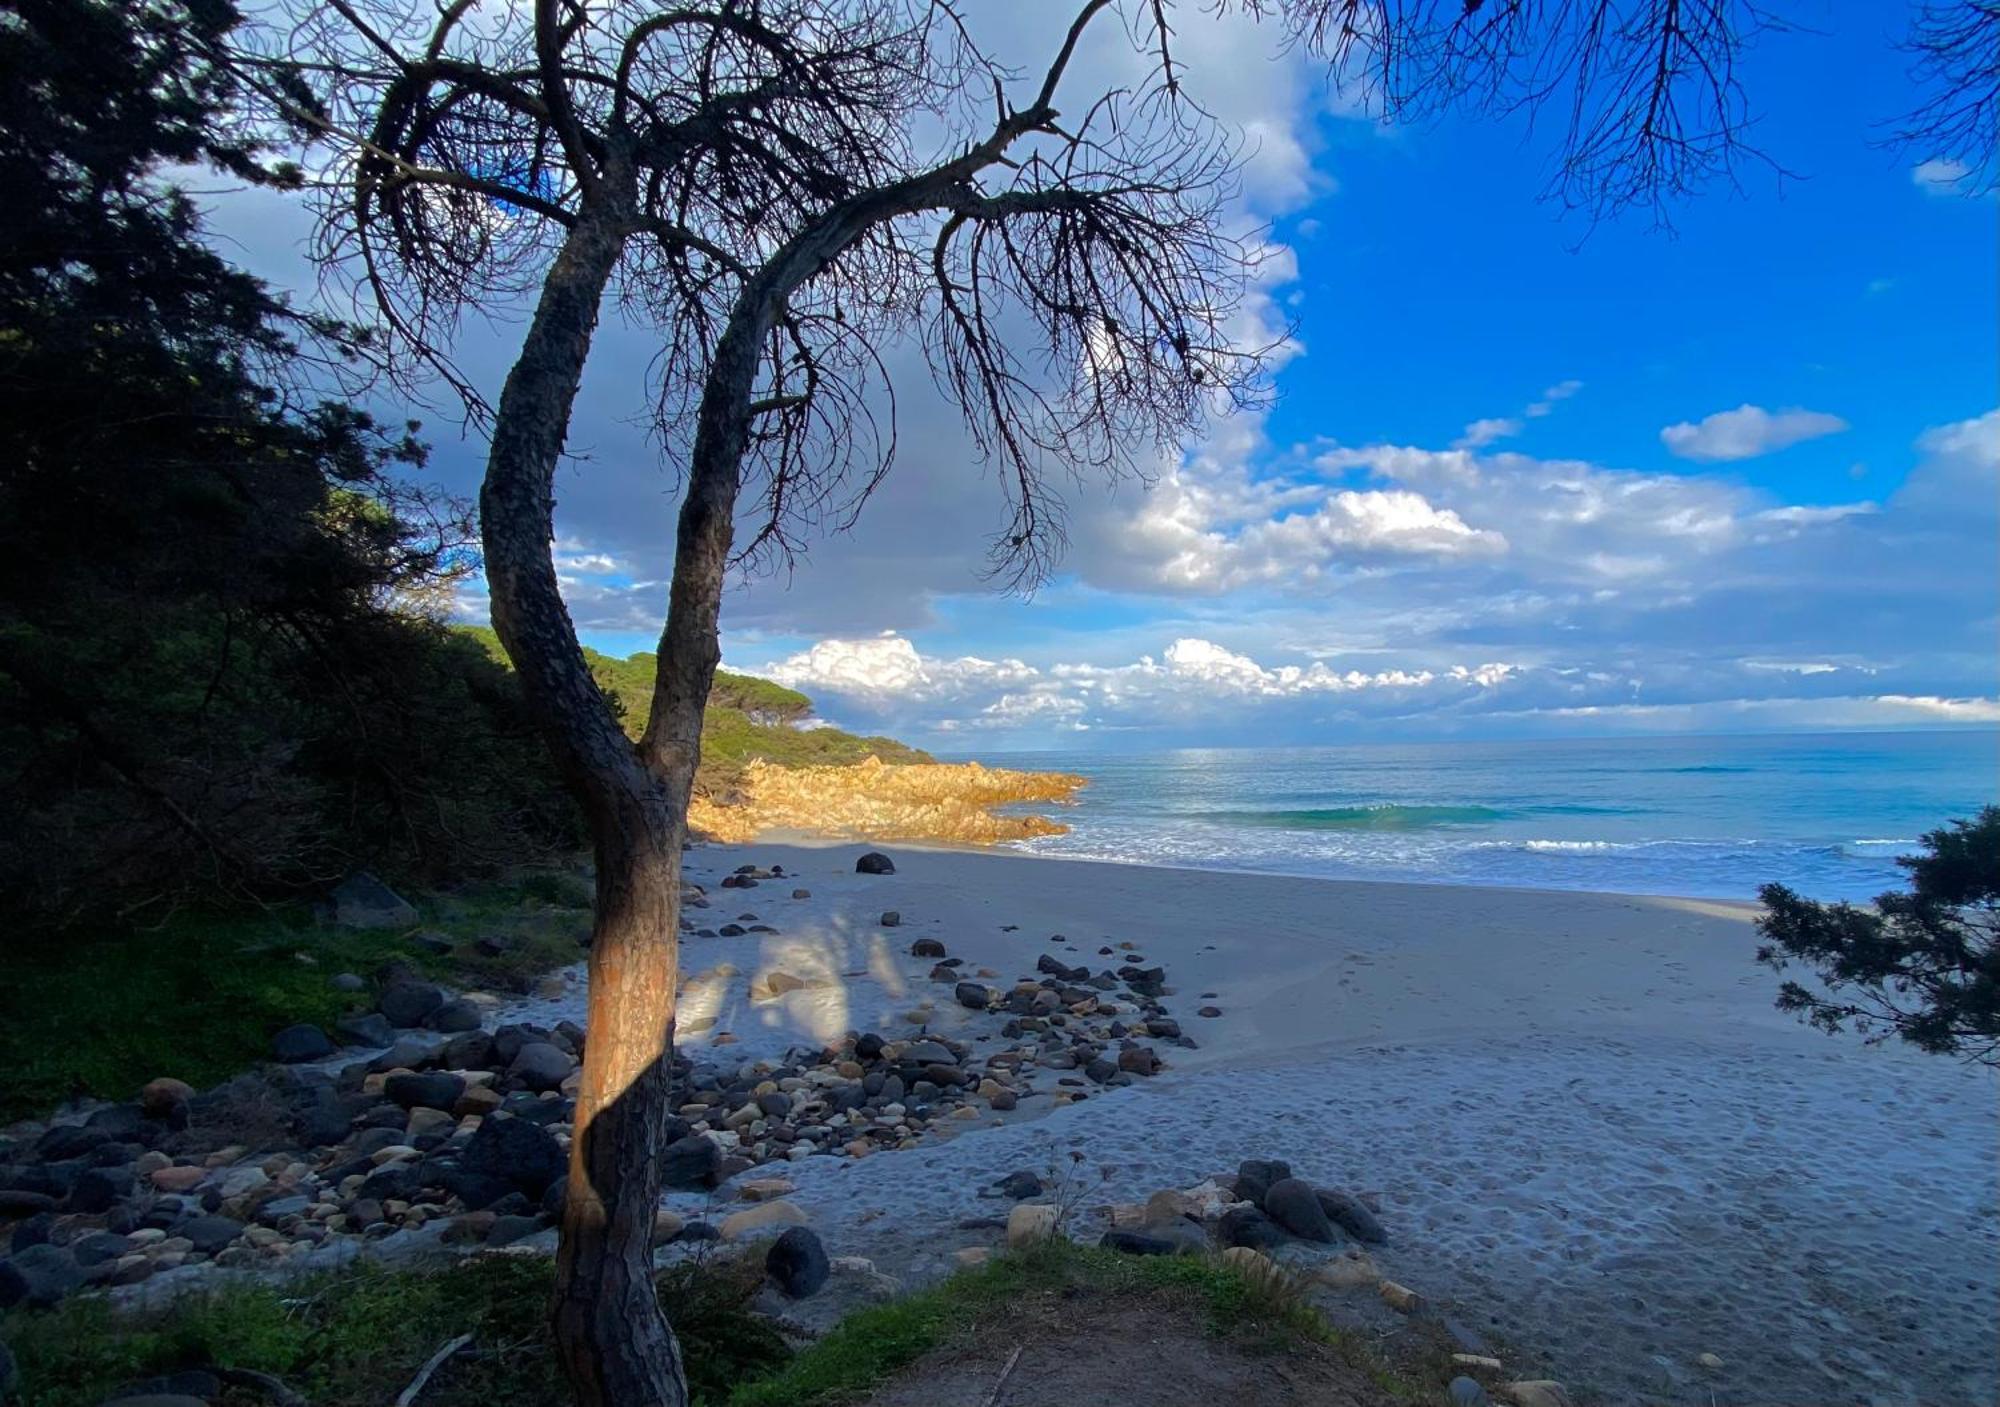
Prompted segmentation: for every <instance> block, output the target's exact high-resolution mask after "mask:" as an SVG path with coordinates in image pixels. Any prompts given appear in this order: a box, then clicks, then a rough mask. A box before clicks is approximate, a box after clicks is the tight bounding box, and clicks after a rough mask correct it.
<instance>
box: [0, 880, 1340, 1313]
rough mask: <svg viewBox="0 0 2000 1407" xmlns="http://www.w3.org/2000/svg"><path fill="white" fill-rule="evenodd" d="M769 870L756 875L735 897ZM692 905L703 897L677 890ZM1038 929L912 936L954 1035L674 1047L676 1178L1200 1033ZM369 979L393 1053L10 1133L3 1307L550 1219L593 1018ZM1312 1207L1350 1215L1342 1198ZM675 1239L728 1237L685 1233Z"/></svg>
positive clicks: (292, 1049) (342, 1030)
mask: <svg viewBox="0 0 2000 1407" xmlns="http://www.w3.org/2000/svg"><path fill="white" fill-rule="evenodd" d="M883 858H884V859H885V860H886V857H883ZM883 872H885V873H892V872H893V869H892V868H891V869H890V870H886V871H883ZM781 874H782V871H781V870H780V869H779V868H778V867H777V866H775V865H774V866H772V867H770V868H769V869H760V868H758V867H754V866H745V867H743V868H741V869H739V870H738V871H737V872H736V873H735V874H733V875H731V876H730V879H731V880H734V881H736V883H735V884H733V885H731V886H730V887H734V888H743V887H749V886H751V885H755V884H756V883H758V882H760V881H761V880H763V879H770V878H777V877H779V876H780V875H781ZM686 902H687V904H688V906H689V907H690V908H691V909H697V910H698V909H700V908H705V907H707V906H708V902H709V901H708V900H707V899H706V898H705V897H704V896H703V895H702V894H701V892H700V891H699V890H698V889H694V888H693V887H692V886H690V892H689V894H688V895H687V898H686ZM743 917H744V918H753V917H754V915H744V916H743ZM889 917H891V915H890V914H888V913H885V914H884V918H885V919H887V918H889ZM896 917H897V918H898V919H900V916H899V915H898V916H896ZM888 926H891V927H893V926H895V925H894V924H890V925H888ZM752 931H754V930H752ZM1050 941H1051V943H1052V945H1054V946H1055V947H1056V948H1057V949H1059V950H1062V953H1061V955H1058V953H1057V952H1049V953H1044V954H1042V955H1041V956H1040V957H1039V959H1038V960H1037V961H1036V963H1035V964H1034V971H1033V972H1032V973H1030V974H1025V975H1022V976H1021V977H1019V978H1017V979H1016V980H1015V981H1014V982H1013V983H1012V984H1011V985H1002V984H1000V983H999V982H998V980H997V978H998V974H996V973H993V972H990V971H987V970H984V969H979V970H977V971H976V972H973V973H972V974H970V975H968V973H967V969H966V964H965V963H964V961H963V960H962V959H959V958H955V957H952V956H951V955H950V953H949V950H948V948H947V946H946V945H945V943H944V942H942V941H941V940H939V939H937V938H931V937H926V938H919V939H917V940H915V942H913V943H912V944H911V945H910V948H909V952H910V955H911V957H912V959H914V960H918V961H920V963H921V964H922V966H920V968H919V971H920V972H921V971H923V970H926V969H927V970H928V972H929V975H930V978H931V979H932V980H933V981H935V982H936V983H937V984H939V986H940V987H943V988H946V989H948V993H949V998H948V999H949V1002H950V1003H951V1004H952V1005H953V1006H955V1007H956V1008H959V1009H961V1012H960V1015H959V1016H958V1020H959V1022H960V1023H961V1025H962V1026H964V1029H963V1030H960V1031H957V1032H956V1034H947V1033H944V1032H938V1031H934V1030H932V1029H931V1026H932V1022H933V1018H934V1017H935V1015H936V1012H937V1009H938V1004H937V1002H932V1003H928V1004H923V1005H920V1006H918V1007H917V1008H916V1009H914V1010H912V1011H910V1012H907V1013H905V1016H906V1018H907V1019H908V1021H909V1023H910V1025H911V1026H913V1027H914V1028H915V1029H914V1032H913V1033H912V1034H908V1035H901V1036H896V1035H885V1034H881V1033H876V1032H868V1031H863V1032H854V1033H850V1034H849V1035H848V1036H846V1037H845V1038H843V1039H842V1040H840V1041H837V1042H834V1043H832V1044H830V1045H828V1046H825V1047H823V1048H819V1049H811V1050H801V1049H794V1050H793V1051H790V1052H788V1053H787V1054H786V1055H785V1056H784V1057H783V1058H781V1059H777V1060H766V1061H755V1062H748V1063H738V1064H735V1065H731V1064H728V1063H726V1062H724V1061H718V1060H716V1059H714V1058H709V1059H704V1060H702V1061H699V1062H695V1061H690V1060H688V1059H687V1058H685V1057H682V1056H680V1055H678V1054H677V1055H676V1056H675V1057H674V1069H673V1083H674V1089H675V1107H674V1112H673V1113H672V1115H671V1116H670V1118H669V1121H668V1125H667V1128H666V1129H665V1134H666V1139H667V1142H666V1149H665V1156H664V1174H665V1181H666V1184H667V1186H668V1187H669V1188H672V1189H681V1190H699V1189H709V1188H715V1187H717V1186H719V1185H721V1184H723V1183H725V1182H727V1181H729V1180H730V1179H732V1178H738V1177H739V1176H740V1175H742V1174H745V1173H748V1172H749V1171H751V1170H752V1169H754V1168H758V1167H762V1166H765V1165H769V1164H774V1163H789V1162H793V1161H797V1160H799V1159H802V1158H806V1157H810V1156H813V1155H816V1154H820V1155H830V1156H835V1157H846V1158H859V1157H866V1156H870V1155H873V1154H876V1153H880V1152H885V1151H891V1150H897V1149H906V1148H911V1147H915V1146H917V1145H918V1144H920V1143H921V1142H922V1141H923V1140H924V1139H925V1138H926V1137H929V1136H938V1135H944V1134H948V1133H950V1132H952V1131H954V1130H956V1129H959V1128H963V1127H966V1126H969V1125H970V1124H972V1123H974V1122H977V1121H979V1120H981V1119H985V1118H991V1117H997V1116H1002V1115H1005V1114H1007V1113H1008V1112H1010V1111H1013V1110H1015V1109H1017V1108H1019V1107H1020V1105H1021V1103H1022V1101H1024V1100H1027V1099H1030V1098H1035V1097H1042V1098H1044V1099H1046V1100H1048V1101H1050V1102H1054V1103H1068V1102H1071V1101H1073V1100H1078V1099H1084V1098H1088V1097H1089V1096H1090V1094H1091V1093H1092V1092H1093V1091H1096V1090H1099V1089H1101V1088H1104V1087H1114V1086H1119V1085H1127V1084H1131V1083H1133V1082H1134V1081H1135V1080H1140V1079H1145V1078H1148V1077H1150V1076H1152V1075H1153V1074H1155V1073H1156V1072H1157V1071H1159V1070H1160V1069H1162V1068H1163V1063H1162V1058H1161V1051H1162V1050H1164V1049H1171V1048H1175V1047H1192V1046H1193V1045H1194V1042H1193V1041H1192V1040H1191V1039H1189V1038H1188V1037H1186V1036H1184V1035H1183V1034H1182V1033H1181V1029H1180V1025H1179V1023H1178V1022H1177V1021H1176V1020H1175V1019H1174V1018H1173V1017H1172V1016H1171V1015H1170V1014H1169V1013H1168V1011H1167V1009H1166V1007H1165V1005H1164V1004H1163V1003H1164V999H1165V998H1166V997H1167V996H1169V995H1170V994H1171V989H1170V988H1169V987H1168V986H1167V976H1166V973H1165V971H1164V970H1163V969H1161V968H1159V967H1147V966H1144V965H1143V962H1144V960H1143V959H1142V958H1139V957H1138V956H1137V955H1136V952H1135V951H1134V949H1133V946H1132V945H1131V944H1125V945H1123V949H1122V951H1121V950H1118V949H1111V948H1106V949H1104V950H1103V951H1104V952H1105V953H1118V954H1120V955H1121V956H1122V958H1123V959H1124V961H1122V963H1121V965H1119V966H1116V967H1111V966H1104V967H1100V968H1097V969H1096V970H1093V969H1092V967H1091V966H1090V965H1089V964H1087V963H1085V962H1082V961H1080V960H1077V958H1076V957H1075V949H1074V945H1072V944H1071V943H1070V942H1069V940H1067V939H1065V938H1063V937H1061V935H1056V936H1054V937H1053V938H1052V939H1051V940H1050ZM758 981H759V982H760V983H761V984H762V988H761V990H760V991H757V992H753V996H755V997H757V998H759V999H763V1000H778V999H782V998H783V997H784V996H785V995H786V994H787V993H788V992H791V991H794V990H797V989H798V987H800V986H803V985H805V984H803V983H802V982H800V980H799V979H798V978H795V977H792V976H790V975H789V974H786V973H784V972H782V971H776V970H773V971H769V972H765V973H762V974H760V975H759V978H758ZM359 986H360V988H361V990H370V989H371V987H372V990H373V992H374V1001H373V1003H372V1006H373V1009H372V1010H369V1011H366V1012H364V1013H360V1014H357V1015H353V1016H349V1017H345V1018H343V1019H342V1020H341V1021H340V1022H339V1023H338V1034H339V1035H340V1036H342V1037H343V1038H346V1039H349V1040H352V1041H355V1042H357V1043H361V1044H366V1045H368V1046H371V1047H384V1049H383V1050H382V1053H381V1054H379V1055H377V1056H375V1057H374V1058H372V1059H369V1060H364V1061H359V1062H356V1063H353V1064H350V1065H348V1066H346V1067H344V1068H341V1069H337V1070H335V1069H328V1068H326V1067H325V1064H324V1062H325V1061H327V1059H328V1058H329V1057H330V1056H332V1055H333V1054H334V1053H335V1048H334V1045H333V1039H332V1037H330V1036H329V1035H328V1034H327V1033H325V1032H323V1031H320V1030H318V1029H316V1028H312V1027H295V1028H291V1029H289V1030H287V1031H286V1032H283V1033H281V1034H280V1036H279V1038H278V1040H277V1041H276V1042H274V1054H275V1055H276V1056H277V1057H278V1059H279V1062H280V1064H279V1065H278V1066H277V1067H275V1068H271V1069H268V1070H265V1071H262V1072H259V1073H257V1074H253V1075H245V1076H242V1077H239V1078H238V1079H235V1080H232V1081H229V1082H228V1083H226V1084H224V1085H222V1086H219V1087H217V1088H216V1089H214V1090H210V1091H208V1092H206V1093H196V1092H195V1091H193V1090H192V1089H190V1088H189V1087H188V1086H187V1085H185V1084H182V1083H181V1082H179V1081H177V1080H171V1079H161V1080H155V1081H153V1082H152V1083H151V1084H149V1085H147V1086H146V1087H145V1089H144V1090H142V1091H140V1093H139V1095H138V1097H137V1099H135V1100H134V1101H133V1102H132V1103H129V1104H118V1105H111V1106H108V1107H104V1108H100V1109H97V1110H96V1111H94V1112H92V1113H90V1114H89V1115H88V1116H87V1117H86V1118H84V1119H83V1120H82V1121H81V1122H62V1123H57V1124H54V1125H51V1126H46V1127H37V1126H29V1127H26V1128H25V1129H22V1130H17V1131H16V1133H15V1135H14V1136H13V1137H10V1138H0V1237H4V1238H5V1239H4V1241H0V1257H4V1258H0V1308H4V1307H7V1306H10V1305H12V1304H16V1303H21V1302H29V1303H35V1304H47V1303H51V1302H53V1301H55V1300H56V1299H59V1298H61V1297H62V1296H63V1295H65V1294H67V1293H69V1292H71V1291H73V1290H75V1289H78V1288H80V1287H84V1286H98V1285H126V1284H134V1283H137V1282H139V1281H141V1280H144V1279H146V1278H147V1277H149V1276H151V1275H154V1274H157V1273H159V1272H160V1271H162V1270H166V1269H171V1268H174V1267H179V1266H185V1265H191V1264H201V1263H207V1262H211V1261H212V1262H214V1263H216V1264H221V1265H228V1266H251V1265H259V1264H265V1263H277V1262H282V1261H284V1260H285V1259H287V1258H289V1257H293V1256H297V1255H300V1254H302V1253H304V1252H305V1251H307V1250H309V1249H311V1248H312V1247H315V1246H319V1245H322V1244H325V1243H326V1242H327V1241H328V1240H329V1239H330V1238H334V1237H341V1236H348V1237H361V1238H380V1237H383V1236H387V1235H389V1234H391V1233H393V1232H396V1231H399V1230H407V1229H411V1228H416V1227H422V1226H426V1225H430V1224H433V1223H445V1224H446V1225H445V1239H446V1240H448V1241H449V1242H451V1243H452V1244H457V1245H479V1244H483V1245H489V1246H490V1245H503V1244H507V1243H509V1242H511V1241H515V1240H518V1239H520V1238H521V1237H523V1236H526V1235H530V1234H532V1233H534V1232H536V1231H538V1230H541V1229H543V1228H545V1227H547V1226H548V1225H550V1224H551V1222H552V1220H553V1219H554V1218H555V1217H556V1216H558V1215H559V1213H560V1209H561V1205H562V1196H563V1182H564V1174H565V1171H566V1168H567V1165H568V1148H569V1140H570V1128H571V1122H572V1118H573V1114H574V1095H575V1091H576V1088H577V1083H578V1079H579V1069H580V1065H581V1060H582V1056H583V1052H584V1047H585V1033H584V1031H583V1030H582V1028H580V1027H578V1026H576V1025H575V1024H574V1023H570V1022H562V1023H559V1024H557V1025H556V1026H554V1027H553V1028H543V1027H541V1026H536V1025H529V1024H510V1025H502V1026H500V1027H499V1028H498V1029H496V1030H491V1031H489V1030H486V1029H483V1028H482V1026H481V1018H482V1016H483V1015H484V1013H485V1011H486V1010H487V1008H486V1006H485V1005H484V1004H483V1003H482V1002H480V1001H478V1000H474V999H470V998H467V997H464V996H454V995H453V994H451V993H448V992H446V991H445V990H444V989H442V988H440V987H438V986H436V985H435V984H432V983H430V982H427V981H424V980H423V979H422V978H420V977H419V976H418V975H416V974H415V973H414V972H412V971H411V970H409V969H407V968H403V967H391V968H388V969H385V970H384V971H382V972H380V973H377V974H376V976H375V979H374V981H373V983H372V984H370V983H359ZM343 990H354V987H353V986H344V987H343ZM941 998H942V994H941ZM968 1022H969V1023H970V1024H969V1025H967V1024H965V1023H968ZM961 1037H963V1038H961ZM996 1038H997V1039H996ZM315 1062H319V1063H315ZM774 1185H775V1186H778V1187H780V1188H781V1189H782V1184H781V1183H775V1182H774V1180H770V1179H766V1180H764V1184H763V1187H764V1190H759V1184H756V1183H745V1184H743V1186H742V1187H741V1188H740V1189H739V1190H742V1191H744V1192H745V1193H746V1200H749V1201H752V1202H755V1203H758V1204H759V1205H758V1206H757V1207H756V1208H753V1210H756V1211H759V1212H760V1213H762V1214H763V1215H765V1216H772V1215H780V1216H781V1215H782V1213H771V1212H764V1211H763V1208H765V1207H780V1208H782V1207H785V1206H788V1204H786V1203H783V1202H782V1201H781V1200H775V1199H776V1198H777V1197H778V1196H779V1193H777V1192H769V1191H768V1189H769V1187H770V1186H774ZM783 1190H788V1189H783ZM767 1193H768V1195H767ZM1256 1200H1258V1201H1260V1202H1261V1201H1263V1200H1264V1198H1263V1197H1262V1196H1261V1195H1260V1196H1259V1198H1257V1199H1256ZM1292 1200H1297V1199H1296V1197H1292V1198H1290V1199H1288V1204H1289V1201H1292ZM1308 1200H1310V1199H1308ZM1300 1205H1301V1206H1303V1205H1304V1203H1303V1202H1301V1203H1300ZM1251 1210H1252V1211H1253V1212H1255V1214H1256V1215H1259V1216H1261V1215H1262V1213H1261V1212H1257V1211H1256V1209H1255V1208H1252V1209H1251ZM738 1215H739V1216H741V1215H744V1214H743V1213H739V1214H738ZM1325 1215H1326V1216H1327V1217H1328V1218H1331V1219H1333V1220H1334V1221H1336V1222H1337V1221H1338V1220H1339V1216H1338V1214H1337V1213H1336V1211H1335V1210H1334V1208H1333V1207H1332V1206H1331V1205H1330V1204H1329V1206H1328V1207H1327V1209H1326V1212H1325ZM1343 1224H1344V1223H1343ZM670 1234H671V1235H673V1236H674V1237H676V1238H687V1239H692V1238H697V1237H704V1236H712V1235H715V1234H716V1233H715V1232H714V1231H712V1230H710V1229H709V1228H708V1227H706V1226H705V1225H704V1224H702V1223H699V1222H697V1223H693V1224H690V1225H688V1226H686V1227H678V1226H677V1227H676V1228H674V1229H673V1230H672V1231H671V1233H670ZM797 1239H798V1238H795V1243H794V1246H793V1248H792V1249H791V1250H788V1251H787V1252H786V1255H787V1256H788V1257H790V1259H788V1260H787V1261H786V1268H785V1271H784V1274H783V1275H782V1276H781V1277H780V1280H781V1282H783V1283H789V1284H792V1285H794V1286H797V1285H803V1284H806V1283H809V1282H810V1281H811V1280H812V1279H813V1277H814V1274H815V1270H814V1264H815V1262H814V1261H813V1258H812V1256H811V1255H810V1254H808V1253H806V1252H804V1251H802V1250H800V1249H799V1248H798V1246H797Z"/></svg>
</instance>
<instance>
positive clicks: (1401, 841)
mask: <svg viewBox="0 0 2000 1407" xmlns="http://www.w3.org/2000/svg"><path fill="white" fill-rule="evenodd" d="M981 760H982V761H984V762H987V763H989V764H990V765H994V766H1007V767H1029V768H1054V769H1060V770H1065V771H1072V772H1081V773H1083V774H1084V775H1085V776H1087V777H1089V778H1090V779H1091V784H1090V786H1089V787H1088V788H1086V789H1085V790H1084V792H1083V793H1082V794H1081V796H1080V798H1079V799H1078V801H1077V802H1076V804H1075V805H1073V806H1071V807H1067V808H1063V809H1062V810H1061V811H1060V813H1059V819H1061V820H1063V821H1065V822H1067V823H1068V824H1069V825H1070V826H1071V827H1072V830H1071V832H1070V833H1069V834H1068V835H1064V836H1053V837H1049V838H1046V839H1043V840H1036V841H1031V842H1028V843H1027V844H1026V845H1025V846H1024V847H1023V848H1025V849H1029V850H1033V851H1036V852H1039V853H1043V854H1049V855H1069V856H1077V857H1085V858H1091V859H1102V860H1123V861H1129V862H1133V863H1140V864H1153V865H1180V866H1193V867H1196V868H1203V869H1230V870H1258V871H1265V872H1270V873H1277V874H1304V875H1327V876H1333V877H1338V878H1347V879H1388V880H1418V881H1429V882H1436V883H1447V884H1503V885H1524V886H1530V887H1540V888H1552V889H1599V890H1612V891H1619V892H1625V893H1639V894H1696V895H1708V896H1717V897H1727V898H1738V899H1748V898H1753V897H1754V896H1755V892H1756V888H1757V886H1758V885H1759V884H1762V883H1764V882H1766V881H1769V880H1778V881H1782V882H1784V883H1786V884H1789V885H1791V886H1793V887H1794V888H1796V889H1799V890H1800V891H1802V892H1804V893H1807V894H1811V895H1814V896H1815V897H1820V898H1831V899H1864V898H1870V897H1872V896H1874V895H1875V894H1877V893H1879V892H1880V891H1881V890H1883V889H1885V888H1889V887H1893V886H1895V885H1897V884H1898V883H1899V880H1900V874H1901V872H1900V871H1899V870H1898V869H1897V867H1896V865H1895V857H1896V856H1897V855H1898V854H1902V853H1906V852H1908V851H1910V850H1911V849H1913V848H1914V846H1915V842H1916V838H1917V837H1918V836H1919V835H1921V834H1922V833H1923V832H1925V831H1927V830H1931V829H1934V828H1936V827H1937V826H1939V825H1941V824H1943V823H1944V822H1945V821H1946V820H1947V819H1949V818H1951V817H1958V816H1969V815H1971V814H1972V813H1973V812H1974V811H1975V810H1977V809H1978V808H1979V807H1980V806H1981V805H1984V804H1988V803H1992V802H1994V801H1996V800H2000V733H1990V732H1951V733H1945V732H1934V733H1893V734H1885V733H1841V734H1815V735H1800V736H1780V737H1769V736H1766V737H1715V738H1685V737H1675V738H1604V739H1595V740H1592V741H1589V742H1547V741H1532V742H1511V743H1457V742H1454V743H1422V744H1366V745H1357V746H1353V747H1338V748H1332V747H1328V748H1245V749H1202V750H1188V749H1183V750H1177V751H1172V752H1160V753H1151V754H1139V755H1134V754H1116V753H1090V752H1041V753H1016V754H1011V755H991V754H985V755H982V757H981Z"/></svg>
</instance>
